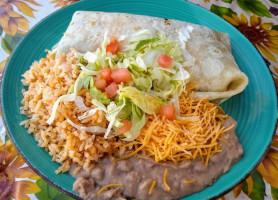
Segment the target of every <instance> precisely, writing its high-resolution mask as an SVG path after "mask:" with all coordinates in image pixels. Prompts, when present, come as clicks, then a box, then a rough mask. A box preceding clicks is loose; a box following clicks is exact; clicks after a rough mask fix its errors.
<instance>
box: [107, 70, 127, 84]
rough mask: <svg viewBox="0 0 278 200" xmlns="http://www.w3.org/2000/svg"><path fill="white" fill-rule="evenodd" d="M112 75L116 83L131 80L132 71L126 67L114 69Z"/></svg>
mask: <svg viewBox="0 0 278 200" xmlns="http://www.w3.org/2000/svg"><path fill="white" fill-rule="evenodd" d="M111 77H112V79H113V81H115V82H116V83H121V82H124V83H129V82H130V73H129V71H128V70H127V69H126V68H119V69H113V70H112V74H111Z"/></svg>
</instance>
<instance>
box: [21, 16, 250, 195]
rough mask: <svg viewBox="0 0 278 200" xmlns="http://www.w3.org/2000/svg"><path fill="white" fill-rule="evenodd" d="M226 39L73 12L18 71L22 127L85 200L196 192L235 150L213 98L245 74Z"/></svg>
mask: <svg viewBox="0 0 278 200" xmlns="http://www.w3.org/2000/svg"><path fill="white" fill-rule="evenodd" d="M88 19H90V22H88ZM142 20H145V23H142ZM131 21H132V22H133V23H132V24H131ZM113 22H114V23H113ZM88 23H89V24H88ZM135 25H136V26H135ZM104 26H106V29H104ZM207 31H208V32H207ZM205 34H206V35H205ZM196 35H197V36H198V37H196ZM175 36H177V38H175ZM225 39H227V36H226V35H225V34H222V33H218V32H215V31H212V30H210V29H208V28H205V27H201V26H197V25H192V24H188V23H186V22H180V21H175V20H164V19H160V18H152V17H147V16H136V15H129V14H120V13H97V12H76V13H75V14H74V16H73V20H72V22H71V25H70V26H69V28H68V29H67V31H66V33H65V34H64V37H63V38H62V39H61V41H60V42H59V43H58V44H57V45H56V46H55V48H54V49H53V50H52V51H48V52H47V56H46V58H42V59H41V60H40V61H39V62H34V63H33V65H32V66H31V68H30V70H28V71H27V72H26V73H25V74H24V75H23V77H24V79H23V80H22V82H23V84H24V85H25V86H27V88H26V90H23V97H24V98H23V100H22V104H23V106H22V107H21V113H22V114H24V115H26V116H27V117H28V119H27V120H25V121H23V122H22V123H21V125H23V126H25V127H26V128H27V129H28V133H32V134H33V135H34V137H35V139H36V140H37V141H38V144H39V146H40V147H43V148H45V150H46V151H48V152H49V154H50V155H51V156H53V161H55V162H58V163H60V164H61V167H59V169H57V171H56V173H61V172H67V171H70V174H71V175H72V176H73V177H75V178H76V182H75V183H74V185H73V189H74V190H76V191H77V192H78V193H79V194H80V196H81V197H82V198H84V199H126V198H139V199H154V200H156V199H161V198H162V197H163V199H177V198H180V197H183V196H186V195H189V194H192V193H194V192H198V191H200V190H202V189H204V188H205V187H207V186H208V185H210V184H212V183H213V182H214V181H215V180H216V179H217V178H218V177H219V176H221V175H222V174H223V173H225V172H227V171H228V170H229V169H230V167H231V166H232V165H233V164H234V163H235V162H237V161H238V160H239V159H240V157H241V155H242V153H243V150H242V147H241V145H240V143H239V142H238V139H237V137H236V134H235V128H236V122H235V121H234V120H233V119H232V118H231V117H229V116H227V115H226V114H225V113H224V111H223V110H222V108H221V107H220V106H219V105H218V104H216V103H215V101H217V102H219V101H223V100H224V99H226V98H229V97H231V96H232V95H234V94H237V93H239V92H240V91H242V90H243V89H244V87H246V85H247V82H248V79H247V77H246V76H245V75H244V74H243V73H242V72H241V71H240V70H239V69H238V67H237V65H236V63H235V62H234V59H233V57H232V55H231V53H230V50H229V48H230V46H229V42H228V41H226V40H225ZM200 41H203V42H200ZM201 43H202V44H201ZM191 45H193V46H194V45H195V48H193V46H191ZM202 45H205V46H202ZM198 49H199V50H198ZM212 49H213V50H212ZM197 50H198V51H197ZM201 50H203V51H204V52H202V54H201V55H199V53H200V51H201ZM210 51H213V52H214V53H216V52H217V53H216V54H217V55H216V54H215V55H214V54H209V52H210ZM203 54H204V55H203ZM206 56H207V57H206ZM207 59H210V62H208V60H207ZM202 62H203V64H202V65H201V64H200V63H202ZM204 63H206V65H205V64H204ZM215 63H218V64H219V65H218V64H217V65H216V64H215ZM219 66H221V67H219ZM212 67H214V68H213V69H212ZM201 68H202V69H201ZM200 70H201V71H202V70H203V71H202V72H201V71H200ZM217 70H218V71H217ZM216 71H217V72H216ZM204 72H206V73H204ZM216 74H217V75H216ZM215 77H217V78H215ZM217 82H218V83H217ZM208 86H209V87H208ZM206 87H207V89H205V88H206ZM231 88H232V89H231ZM210 100H213V101H214V102H211V101H210Z"/></svg>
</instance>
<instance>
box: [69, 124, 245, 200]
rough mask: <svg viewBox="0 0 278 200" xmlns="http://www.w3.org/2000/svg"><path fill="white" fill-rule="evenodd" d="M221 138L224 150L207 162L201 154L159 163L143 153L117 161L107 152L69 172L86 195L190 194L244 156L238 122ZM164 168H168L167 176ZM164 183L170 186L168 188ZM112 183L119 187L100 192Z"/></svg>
mask: <svg viewBox="0 0 278 200" xmlns="http://www.w3.org/2000/svg"><path fill="white" fill-rule="evenodd" d="M232 124H235V125H236V121H235V120H233V119H227V120H226V122H225V124H223V126H225V127H229V126H230V125H232ZM222 138H223V139H225V140H226V141H227V142H222V141H220V142H219V143H220V144H222V147H221V152H219V153H216V154H214V155H212V156H211V157H210V160H209V162H208V165H207V166H206V165H205V164H204V163H203V162H202V161H201V159H200V158H197V159H193V160H186V161H184V162H182V163H181V164H180V165H174V164H171V163H162V162H158V163H156V162H155V161H154V160H153V159H152V158H149V157H144V156H143V155H137V156H133V157H130V158H127V159H125V160H122V161H118V162H114V161H112V160H111V159H110V158H109V156H106V157H104V158H102V159H101V161H100V162H98V163H96V165H95V167H94V168H93V169H92V170H91V171H90V172H87V171H86V170H84V169H81V170H80V167H79V166H78V165H74V164H73V165H72V166H71V169H70V174H71V175H72V176H73V177H74V178H76V181H75V183H74V185H73V189H74V190H76V191H77V192H78V193H79V194H80V196H81V197H82V198H84V199H101V200H106V199H107V200H108V199H114V200H120V199H127V198H137V199H150V200H170V199H179V198H182V197H185V196H188V195H190V194H192V193H195V192H198V191H201V190H203V189H204V188H206V187H207V186H209V185H211V184H212V183H214V182H215V181H216V180H217V178H218V177H220V176H221V175H222V174H224V173H226V172H227V171H229V169H230V168H231V166H232V165H233V164H235V163H236V162H237V161H239V159H240V158H241V156H242V154H243V149H242V146H241V144H240V143H239V142H238V138H237V136H236V133H235V126H234V127H233V128H232V129H230V130H229V131H228V132H227V133H225V134H224V135H223V136H222ZM165 170H168V172H167V176H166V177H165ZM154 182H155V185H154V187H153V190H152V191H151V186H152V185H153V184H154ZM165 183H166V184H167V185H168V186H169V188H168V190H167V187H166V185H165ZM109 184H117V186H118V187H110V188H108V189H107V190H104V191H103V192H102V193H100V194H98V193H99V190H100V189H101V188H102V187H103V186H106V185H109ZM169 189H170V190H169Z"/></svg>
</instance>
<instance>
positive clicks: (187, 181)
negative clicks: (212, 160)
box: [184, 180, 196, 184]
mask: <svg viewBox="0 0 278 200" xmlns="http://www.w3.org/2000/svg"><path fill="white" fill-rule="evenodd" d="M195 181H196V180H185V181H184V183H186V184H189V183H194V182H195Z"/></svg>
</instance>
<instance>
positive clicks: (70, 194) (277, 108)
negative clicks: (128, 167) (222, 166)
mask: <svg viewBox="0 0 278 200" xmlns="http://www.w3.org/2000/svg"><path fill="white" fill-rule="evenodd" d="M176 1H177V2H182V3H185V4H191V5H193V6H195V7H198V9H201V10H203V12H209V13H210V14H212V15H214V16H216V17H217V18H218V20H221V21H222V22H224V23H226V24H227V25H228V26H230V27H231V28H232V29H234V31H236V32H237V33H239V34H240V35H241V36H243V37H244V38H245V40H246V41H247V42H248V43H250V44H251V46H252V48H253V50H255V51H256V53H257V54H258V55H259V56H260V58H261V59H262V60H263V57H262V55H261V53H260V52H259V51H258V50H257V49H256V48H255V47H254V45H253V44H252V43H251V42H250V41H249V39H248V38H247V37H246V36H245V35H243V34H242V33H241V32H240V31H239V30H238V29H236V28H235V27H234V26H232V25H231V24H230V23H228V22H227V21H226V20H224V19H223V18H221V17H220V16H218V15H216V14H215V13H213V12H211V11H210V10H208V9H205V8H203V7H201V6H200V5H198V4H195V3H193V2H189V1H182V0H176ZM84 2H90V0H82V1H79V2H76V3H73V4H70V5H68V6H65V7H63V8H61V9H58V10H56V11H54V12H52V13H50V14H49V15H47V16H45V17H44V18H42V19H41V20H40V21H39V22H37V23H36V24H35V25H34V26H33V27H32V28H31V29H30V30H29V31H28V32H27V34H26V35H25V36H24V37H23V38H22V40H21V41H20V42H19V43H18V44H17V46H16V47H15V49H14V50H13V51H12V53H11V55H10V56H9V58H8V60H7V63H6V65H5V68H4V70H3V73H2V77H1V87H0V95H1V96H0V105H1V110H2V116H1V117H2V121H3V125H4V127H5V129H6V133H7V135H8V136H9V138H10V140H11V142H12V144H13V145H14V147H15V148H16V150H17V152H18V153H19V154H20V156H21V157H22V158H23V159H24V161H25V162H26V163H27V164H28V166H29V167H30V168H31V169H32V170H33V171H34V172H36V173H37V174H38V175H39V176H40V177H41V178H43V179H44V181H46V182H47V183H49V184H51V185H52V186H53V187H55V188H56V189H58V190H59V191H61V192H63V193H65V194H67V195H69V196H70V197H72V198H74V199H78V200H82V198H81V197H79V196H78V195H77V194H75V193H73V192H71V191H68V190H67V189H64V188H62V187H61V186H60V185H58V184H56V183H55V182H53V181H52V180H51V179H50V178H48V177H47V176H45V175H44V174H43V173H41V172H40V171H39V169H37V168H35V167H34V166H33V165H32V164H31V161H29V159H28V158H27V157H25V155H23V153H22V152H21V151H20V149H19V147H18V146H17V144H16V142H15V140H14V137H13V136H12V133H11V131H10V129H9V128H8V127H9V126H8V125H7V123H6V113H5V111H4V110H5V108H4V107H3V104H2V101H3V95H4V94H3V92H2V91H3V90H2V87H3V81H2V80H3V79H4V77H5V76H6V73H5V72H6V71H7V70H6V69H7V67H6V66H8V65H9V63H10V62H11V60H12V59H13V55H14V52H16V51H17V49H20V46H21V45H22V43H23V41H25V40H26V36H28V35H30V33H31V32H32V31H33V30H34V29H36V28H37V27H38V26H39V25H40V24H42V23H44V21H45V20H47V19H49V18H52V17H53V15H55V14H57V13H59V12H61V13H62V12H65V10H67V9H70V8H71V7H75V6H78V5H79V4H82V3H84ZM130 2H136V1H130ZM106 12H108V11H106ZM138 15H140V14H138ZM190 23H191V22H190ZM200 25H201V24H200ZM203 26H205V25H203ZM206 27H207V26H206ZM210 29H211V28H210ZM263 61H264V60H263ZM264 63H265V62H264ZM264 67H265V68H266V69H267V71H268V72H267V73H268V74H269V75H270V77H271V82H272V85H273V86H274V88H275V89H276V91H278V87H277V86H276V85H275V83H274V79H273V76H272V75H271V72H270V69H269V68H268V67H267V65H266V64H264ZM275 93H276V95H275V99H276V109H275V112H276V119H275V121H276V122H275V123H274V124H273V125H274V126H273V127H272V129H273V131H272V132H273V133H272V137H271V140H270V142H269V143H268V145H267V147H266V149H265V150H264V152H263V154H262V156H261V158H260V159H259V160H258V161H257V162H256V164H255V165H254V166H253V167H252V168H251V169H250V171H248V172H247V173H246V174H245V175H244V176H242V178H240V179H239V180H238V181H237V182H235V183H234V184H233V185H232V186H231V187H228V188H227V189H225V190H223V192H220V193H219V194H218V195H216V196H213V197H211V198H210V199H217V198H219V197H221V196H223V195H225V194H227V193H228V192H230V191H231V190H232V189H233V188H235V187H236V186H237V185H238V184H240V183H242V182H243V181H245V179H246V178H247V177H248V176H250V174H252V173H253V172H254V171H255V170H256V168H257V167H258V165H259V164H260V163H261V162H262V160H263V159H264V158H265V156H266V155H267V153H268V151H269V149H270V147H271V142H272V141H273V138H274V136H275V133H276V126H277V125H278V121H277V117H278V116H277V114H278V103H277V102H278V98H277V96H278V95H277V92H275ZM40 148H41V147H40ZM46 153H47V154H48V152H46ZM48 155H49V154H48ZM49 156H50V155H49ZM224 174H225V173H224ZM221 176H222V175H221ZM219 178H220V177H218V179H219ZM212 185H213V184H212ZM199 192H201V191H199ZM199 192H197V193H199ZM217 193H218V192H217ZM193 194H194V193H193ZM186 197H188V196H186ZM186 197H183V198H186Z"/></svg>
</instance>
